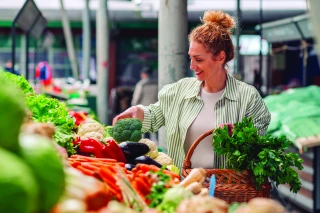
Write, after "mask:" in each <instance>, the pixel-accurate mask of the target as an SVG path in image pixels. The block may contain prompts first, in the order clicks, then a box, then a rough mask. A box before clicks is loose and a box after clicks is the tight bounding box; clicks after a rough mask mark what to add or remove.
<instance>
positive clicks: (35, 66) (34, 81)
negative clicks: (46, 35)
mask: <svg viewBox="0 0 320 213" xmlns="http://www.w3.org/2000/svg"><path fill="white" fill-rule="evenodd" d="M37 48H38V43H37V39H34V58H33V64H34V67H33V68H34V69H33V83H34V84H35V83H36V80H37V79H36V78H37V77H36V68H37V60H38V57H37Z"/></svg>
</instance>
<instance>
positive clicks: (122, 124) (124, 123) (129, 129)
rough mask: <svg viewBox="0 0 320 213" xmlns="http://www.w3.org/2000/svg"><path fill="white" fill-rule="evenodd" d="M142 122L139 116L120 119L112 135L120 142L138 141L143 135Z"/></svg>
mask: <svg viewBox="0 0 320 213" xmlns="http://www.w3.org/2000/svg"><path fill="white" fill-rule="evenodd" d="M141 128H142V123H141V121H140V120H139V119H138V118H125V119H120V120H118V121H117V123H116V124H115V125H114V127H113V129H112V137H113V138H114V140H116V141H117V142H118V143H121V142H124V141H131V142H138V141H139V140H140V139H141V137H142V132H141Z"/></svg>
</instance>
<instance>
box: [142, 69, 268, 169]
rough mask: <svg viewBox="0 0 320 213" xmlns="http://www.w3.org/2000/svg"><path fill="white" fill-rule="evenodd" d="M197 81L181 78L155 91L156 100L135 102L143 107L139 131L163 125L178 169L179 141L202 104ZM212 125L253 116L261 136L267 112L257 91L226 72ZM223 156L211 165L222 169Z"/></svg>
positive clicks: (180, 161)
mask: <svg viewBox="0 0 320 213" xmlns="http://www.w3.org/2000/svg"><path fill="white" fill-rule="evenodd" d="M200 89H201V82H200V81H198V80H197V79H196V78H184V79H181V80H180V81H178V82H176V83H174V84H170V85H167V86H165V87H164V88H163V89H162V90H161V91H160V92H159V97H158V99H159V101H158V102H157V103H156V104H151V105H150V106H142V105H139V107H141V108H142V109H143V110H144V121H143V131H150V132H155V131H157V130H158V129H159V128H160V127H162V126H163V125H165V126H166V143H167V146H168V154H169V156H171V157H172V159H173V162H174V164H175V165H176V166H178V167H179V168H180V169H181V168H182V165H183V161H184V159H185V155H186V153H184V149H183V144H184V141H185V137H186V134H187V130H188V128H189V126H190V125H191V123H192V122H193V121H194V119H195V118H196V117H197V116H198V114H199V113H200V111H201V109H202V107H203V101H202V100H201V98H200V94H199V92H200ZM215 113H216V121H215V126H218V124H220V123H237V122H240V121H242V119H243V118H245V117H253V122H254V125H255V127H257V128H258V131H259V134H260V135H264V134H265V132H266V130H267V128H268V125H269V123H270V117H271V116H270V113H269V111H268V109H267V107H266V106H265V104H264V102H263V100H262V98H261V96H260V95H259V93H258V91H257V90H256V89H255V88H254V87H253V86H250V85H248V84H246V83H244V82H241V81H238V80H236V79H235V78H233V77H232V76H231V75H230V74H228V78H227V84H226V88H225V90H224V93H223V94H222V97H221V99H220V100H219V101H218V102H217V104H216V106H215ZM225 166H226V158H225V156H222V157H217V156H215V168H225Z"/></svg>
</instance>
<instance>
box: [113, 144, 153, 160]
mask: <svg viewBox="0 0 320 213" xmlns="http://www.w3.org/2000/svg"><path fill="white" fill-rule="evenodd" d="M119 147H120V148H121V150H122V152H123V154H124V155H125V157H126V159H127V160H128V161H130V159H135V158H137V157H139V156H141V155H145V154H147V153H148V152H149V151H150V149H149V147H148V145H146V144H144V143H139V142H122V143H120V144H119Z"/></svg>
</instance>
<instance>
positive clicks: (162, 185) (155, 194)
mask: <svg viewBox="0 0 320 213" xmlns="http://www.w3.org/2000/svg"><path fill="white" fill-rule="evenodd" d="M164 169H165V167H162V168H161V170H160V171H157V172H152V171H150V173H151V174H155V175H157V178H158V181H157V182H156V183H154V184H153V185H152V187H151V190H150V194H149V195H147V199H149V200H151V202H150V204H149V206H150V207H151V208H155V207H157V206H158V205H159V204H160V203H161V202H162V200H163V197H164V194H165V193H166V191H167V190H168V188H167V187H166V185H167V184H168V182H169V181H170V179H171V177H170V176H169V175H166V174H164V173H163V170H164Z"/></svg>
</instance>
